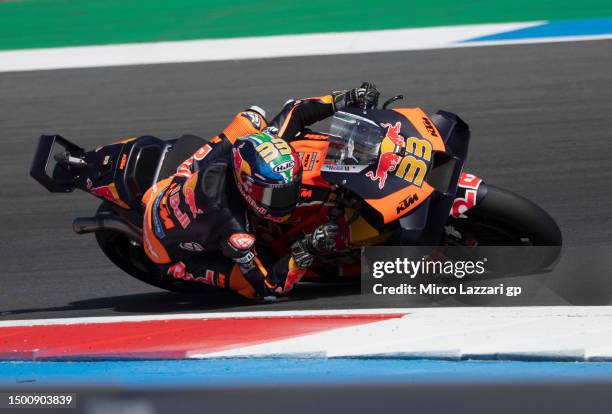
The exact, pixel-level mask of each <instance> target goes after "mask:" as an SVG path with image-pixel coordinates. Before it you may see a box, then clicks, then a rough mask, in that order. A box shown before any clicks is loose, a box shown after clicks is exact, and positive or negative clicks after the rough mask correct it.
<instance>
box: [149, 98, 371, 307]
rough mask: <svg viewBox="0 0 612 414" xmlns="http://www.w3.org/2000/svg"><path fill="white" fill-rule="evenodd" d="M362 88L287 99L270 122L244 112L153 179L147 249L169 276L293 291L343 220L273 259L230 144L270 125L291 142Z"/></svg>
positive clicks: (245, 292) (244, 291)
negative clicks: (264, 249) (242, 190)
mask: <svg viewBox="0 0 612 414" xmlns="http://www.w3.org/2000/svg"><path fill="white" fill-rule="evenodd" d="M357 94H358V92H355V90H352V91H343V92H334V93H332V94H330V95H326V96H322V97H316V98H306V99H300V100H297V101H289V102H287V103H286V104H285V106H284V107H283V109H282V110H281V111H280V113H279V114H278V115H276V116H275V117H274V118H273V119H272V121H271V122H270V123H269V124H268V123H267V122H266V120H265V119H264V117H263V115H262V114H261V113H260V112H259V111H257V110H252V109H248V110H245V111H243V112H240V113H238V114H237V115H236V116H235V117H234V119H233V120H232V122H231V123H230V124H229V125H228V126H227V127H226V128H225V129H224V130H223V132H222V133H220V134H219V135H217V136H215V137H213V138H212V139H211V140H210V141H209V142H208V143H207V144H205V145H204V146H202V147H201V148H200V149H198V150H197V151H196V152H195V153H194V154H193V155H192V156H191V157H190V158H188V159H187V160H185V161H184V162H183V163H182V164H181V165H180V166H179V167H178V168H177V171H176V174H174V175H173V176H171V177H169V178H167V179H165V180H162V181H160V182H158V183H157V184H155V185H154V186H153V187H152V188H151V189H150V190H149V191H148V192H147V194H145V196H144V197H143V202H144V203H145V205H146V208H145V216H144V226H143V229H144V231H143V236H144V248H145V252H146V253H147V255H148V256H149V257H150V258H151V260H152V261H153V262H155V263H156V264H157V265H158V266H159V267H160V269H161V271H162V273H163V274H164V276H165V277H174V278H178V279H182V280H188V281H196V282H201V283H206V284H209V285H213V286H217V287H220V288H226V289H231V290H233V291H235V292H237V293H239V294H240V295H242V296H245V297H249V298H254V297H257V298H270V297H276V296H277V295H279V294H283V293H286V292H288V291H289V290H291V288H292V287H293V285H294V284H295V283H297V282H298V281H299V280H300V279H301V278H302V276H303V275H304V274H305V273H306V270H307V269H308V267H309V266H310V265H311V264H312V262H313V258H314V255H317V254H321V253H325V252H328V251H331V250H332V249H333V248H334V247H335V239H336V236H337V231H338V229H337V226H336V225H335V224H324V225H322V226H320V227H319V228H317V229H316V230H315V231H314V232H313V233H312V234H309V235H307V236H306V237H305V238H304V239H302V240H299V241H297V242H295V243H294V244H293V245H292V246H291V248H290V249H289V251H290V253H289V254H287V255H286V256H284V257H282V258H281V259H279V260H277V261H276V262H275V263H272V264H270V263H268V262H267V260H265V258H264V257H263V256H262V255H260V254H258V251H257V249H256V240H255V236H254V235H253V234H252V233H251V227H250V223H249V214H248V213H249V206H247V205H246V203H245V201H244V199H243V198H242V197H241V196H240V194H239V192H238V189H237V187H236V184H235V181H234V178H233V176H232V174H233V171H232V168H231V162H232V156H231V154H232V145H233V143H234V141H235V140H236V139H238V138H240V137H242V136H245V135H249V134H253V133H258V132H260V131H263V130H266V129H267V131H270V132H272V133H275V134H276V135H278V136H279V137H280V138H283V139H285V140H287V141H291V140H292V139H294V138H295V137H296V136H297V135H298V134H300V133H301V132H302V131H303V130H304V129H305V128H306V127H307V126H308V125H310V124H313V123H315V122H317V121H320V120H322V119H324V118H327V117H329V116H331V115H333V113H334V112H335V111H337V110H339V109H342V108H343V107H345V106H346V105H350V104H352V103H353V102H358V100H359V99H360V98H359V96H358V95H357ZM361 98H362V99H363V94H362V97H361Z"/></svg>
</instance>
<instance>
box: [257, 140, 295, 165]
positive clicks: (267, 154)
mask: <svg viewBox="0 0 612 414" xmlns="http://www.w3.org/2000/svg"><path fill="white" fill-rule="evenodd" d="M256 149H257V151H259V153H260V154H261V156H262V158H263V159H264V162H271V161H272V160H273V159H274V158H276V157H278V154H279V153H280V154H281V155H289V154H291V147H289V144H287V143H286V142H285V141H284V140H282V139H280V138H272V139H271V140H270V141H268V142H264V143H263V144H260V145H258V146H257V148H256Z"/></svg>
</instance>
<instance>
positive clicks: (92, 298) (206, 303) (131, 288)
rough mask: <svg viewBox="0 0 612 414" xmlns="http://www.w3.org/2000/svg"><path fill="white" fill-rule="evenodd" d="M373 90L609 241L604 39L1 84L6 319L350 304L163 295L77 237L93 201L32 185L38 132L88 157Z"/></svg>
mask: <svg viewBox="0 0 612 414" xmlns="http://www.w3.org/2000/svg"><path fill="white" fill-rule="evenodd" d="M362 80H372V81H375V82H376V84H377V85H378V86H379V88H380V89H381V90H382V91H383V95H384V96H385V97H388V96H391V95H393V94H397V93H403V94H404V95H405V96H407V98H408V99H407V102H406V106H417V105H418V106H422V107H423V108H425V109H426V110H427V111H435V110H436V109H438V108H442V109H446V110H450V111H453V112H456V113H458V114H460V115H461V116H462V117H463V118H464V119H465V120H466V121H467V122H468V123H469V124H470V126H471V128H472V142H471V148H470V158H469V163H468V167H469V168H468V169H469V170H470V171H472V172H474V173H476V174H478V175H480V176H481V177H483V178H485V180H487V181H488V182H489V183H492V184H495V185H498V186H502V187H505V188H508V189H510V190H513V191H515V192H518V193H520V194H522V195H524V196H526V197H528V198H530V199H532V200H534V201H535V202H537V203H538V204H540V205H541V206H542V207H544V208H545V209H547V210H548V211H549V212H550V213H551V214H552V215H553V217H555V218H556V219H557V220H558V222H559V223H560V226H561V229H562V231H563V233H564V237H565V241H566V243H567V244H569V245H605V244H610V242H612V214H611V212H612V208H611V207H612V186H611V185H610V182H612V161H611V160H610V155H611V151H610V150H611V149H612V87H611V85H612V41H609V40H607V41H589V42H575V43H559V44H539V45H516V46H498V47H477V48H465V49H448V50H433V51H412V52H401V53H381V54H364V55H346V56H328V57H318V58H311V57H305V58H304V57H301V58H283V59H266V60H255V61H253V60H251V61H230V62H216V63H189V64H166V65H151V66H132V67H113V68H97V69H76V70H56V71H38V72H21V73H3V74H0V130H1V132H0V134H1V138H0V148H1V151H0V180H1V182H0V184H1V185H0V194H1V202H2V205H1V208H0V218H1V228H2V230H1V236H0V246H1V272H2V273H1V278H2V279H1V280H2V287H1V288H0V315H1V316H0V318H2V319H30V318H54V317H68V316H100V315H113V314H141V313H160V312H172V313H176V312H194V311H204V312H206V311H225V310H232V311H236V310H242V311H246V310H269V309H319V308H350V307H354V306H359V305H357V304H358V303H359V301H358V295H359V291H358V289H357V288H356V287H327V288H323V289H321V288H319V287H310V288H301V289H300V288H298V289H296V291H295V293H294V295H292V298H291V300H289V301H286V302H282V303H276V304H251V303H247V302H244V301H242V300H237V299H235V298H233V297H230V296H228V295H224V294H214V295H204V296H186V295H177V294H173V293H167V292H163V291H160V290H158V289H156V288H153V287H149V286H148V285H145V284H143V283H141V282H139V281H137V280H134V279H132V278H130V277H128V276H126V275H125V274H123V273H122V272H121V271H120V270H118V269H116V268H115V267H114V266H113V265H112V264H110V262H109V261H108V260H107V259H106V258H105V257H104V256H103V254H102V253H101V252H100V251H99V250H98V247H97V245H96V242H95V240H94V237H93V236H91V235H85V236H78V235H76V234H74V233H73V232H72V230H71V223H72V219H73V218H74V217H76V216H88V215H91V214H93V212H94V211H95V208H96V206H97V204H98V201H96V200H95V199H94V198H92V197H90V196H88V195H86V194H83V193H73V194H70V195H63V194H50V193H48V192H46V190H44V189H43V188H42V187H41V186H39V185H38V184H37V183H36V182H34V180H32V179H31V178H30V177H29V175H28V171H29V167H30V162H31V158H32V154H33V151H34V148H35V145H36V142H37V137H38V136H39V135H40V134H42V133H46V134H51V133H59V134H62V135H63V136H65V137H67V138H68V139H71V140H73V141H74V142H76V143H77V144H79V145H81V146H83V147H85V148H92V147H96V146H99V145H103V144H105V143H108V142H111V141H114V140H116V139H118V138H122V137H126V136H134V135H144V134H153V135H157V136H160V137H166V138H171V137H176V136H178V135H181V134H186V133H195V134H200V135H204V136H207V135H208V136H210V135H214V134H215V133H217V132H218V131H219V130H220V129H221V128H223V127H224V125H225V123H226V122H227V121H228V120H229V119H230V117H231V116H232V115H233V113H235V112H236V111H239V110H240V109H242V108H244V107H245V106H248V105H251V104H257V105H260V106H262V107H264V108H266V109H267V110H268V111H269V112H270V113H273V112H275V110H277V109H278V108H280V106H281V105H282V104H283V102H285V100H287V99H288V98H290V97H303V96H313V95H318V94H321V93H325V92H327V91H329V90H331V89H340V88H350V87H353V86H355V85H358V84H359V83H360V82H361V81H362Z"/></svg>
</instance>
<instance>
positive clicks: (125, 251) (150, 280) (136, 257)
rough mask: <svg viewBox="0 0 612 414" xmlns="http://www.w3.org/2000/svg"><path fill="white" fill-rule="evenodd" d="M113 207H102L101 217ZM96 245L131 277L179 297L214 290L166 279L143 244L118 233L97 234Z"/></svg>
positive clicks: (101, 232) (104, 231)
mask: <svg viewBox="0 0 612 414" xmlns="http://www.w3.org/2000/svg"><path fill="white" fill-rule="evenodd" d="M110 209H112V207H111V206H110V205H108V203H102V205H101V206H100V207H99V208H98V214H104V213H105V212H109V211H110ZM95 235H96V241H97V242H98V245H99V246H100V249H102V251H103V252H104V254H105V255H106V256H107V257H108V258H109V259H110V261H111V262H113V263H114V264H115V265H116V266H117V267H119V268H120V269H121V270H123V271H124V272H126V273H127V274H128V275H130V276H132V277H135V278H136V279H138V280H140V281H142V282H145V283H147V284H149V285H153V286H155V287H158V288H160V289H165V290H169V291H171V292H178V293H199V292H204V291H209V290H211V289H214V288H213V287H211V286H208V285H204V284H202V283H197V282H189V281H183V280H178V279H174V278H172V277H170V276H163V275H162V274H161V272H160V271H159V270H158V268H157V266H156V265H155V264H154V263H153V262H152V261H151V260H150V259H149V257H148V256H147V255H146V253H145V251H144V249H143V247H142V245H141V244H139V243H137V242H135V241H134V240H130V238H129V237H128V236H126V235H125V234H123V233H121V232H118V231H115V230H99V231H96V232H95Z"/></svg>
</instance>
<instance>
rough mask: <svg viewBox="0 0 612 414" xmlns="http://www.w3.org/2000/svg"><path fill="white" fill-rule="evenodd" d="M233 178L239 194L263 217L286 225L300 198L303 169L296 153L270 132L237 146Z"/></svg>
mask: <svg viewBox="0 0 612 414" xmlns="http://www.w3.org/2000/svg"><path fill="white" fill-rule="evenodd" d="M232 155H233V161H234V162H233V164H234V165H233V167H234V177H235V179H236V185H237V187H238V190H239V191H240V194H241V195H242V197H243V198H244V199H245V201H246V203H247V204H248V205H249V206H250V207H251V209H252V210H253V211H255V213H257V214H258V215H259V216H260V217H263V218H265V219H268V220H272V221H276V222H284V221H286V220H287V219H288V218H289V217H290V215H291V212H292V211H293V210H294V209H295V206H296V205H297V202H298V200H299V197H300V185H301V183H302V165H301V163H300V159H299V157H298V154H297V153H296V152H295V150H294V149H293V148H292V147H291V146H290V145H289V144H288V143H287V142H286V141H285V140H283V139H281V138H279V137H277V136H276V135H274V134H271V133H268V132H260V133H258V134H253V135H247V136H245V137H242V138H239V139H237V140H236V142H235V143H234V147H233V150H232Z"/></svg>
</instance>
